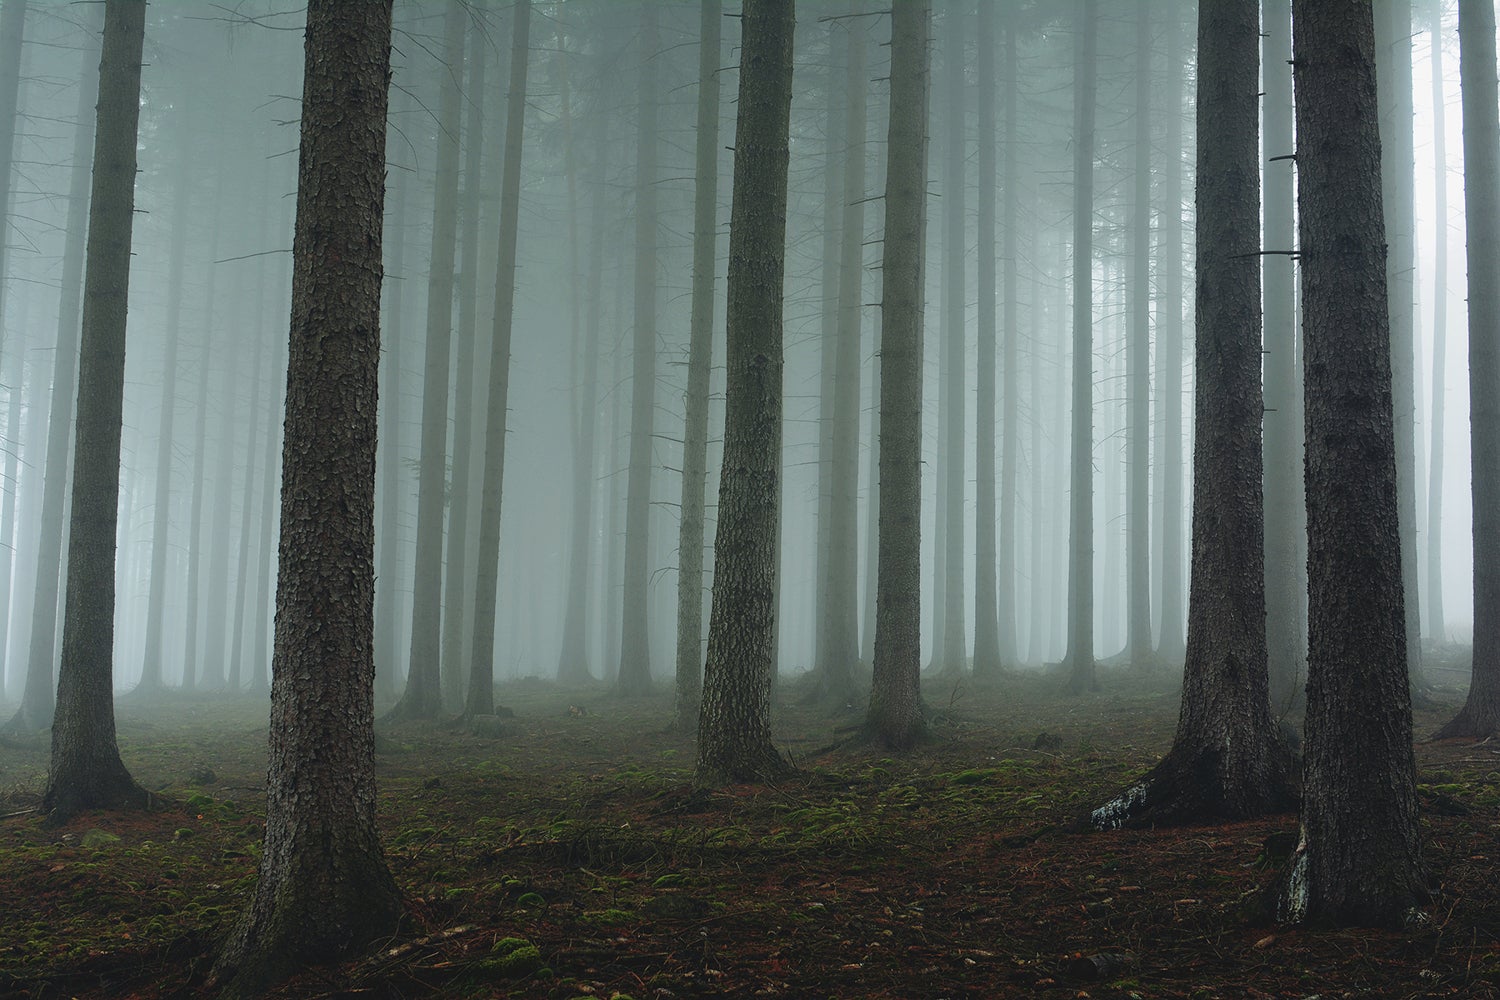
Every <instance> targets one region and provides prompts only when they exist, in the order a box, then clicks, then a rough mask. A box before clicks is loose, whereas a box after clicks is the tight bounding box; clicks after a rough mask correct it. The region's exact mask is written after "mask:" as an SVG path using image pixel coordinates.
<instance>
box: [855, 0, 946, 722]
mask: <svg viewBox="0 0 1500 1000" xmlns="http://www.w3.org/2000/svg"><path fill="white" fill-rule="evenodd" d="M931 20H932V8H931V3H930V0H910V2H904V3H900V4H897V5H896V6H895V9H894V10H893V11H892V14H891V84H890V86H891V110H890V131H889V141H888V142H887V145H886V184H885V239H884V246H885V257H884V262H883V263H882V265H881V276H882V277H881V281H882V286H883V287H882V291H881V314H882V316H883V320H882V324H881V331H880V428H881V434H880V552H879V557H878V558H879V567H878V570H877V573H878V577H877V594H876V598H875V599H876V619H875V671H874V678H873V681H872V684H871V688H870V710H869V718H868V720H867V722H866V727H867V730H868V732H869V735H870V736H871V738H873V739H874V740H875V741H877V742H878V743H881V744H883V745H885V746H889V747H893V748H898V749H900V748H907V747H910V746H912V745H913V744H914V743H916V742H917V740H919V739H920V738H921V737H922V735H923V734H924V732H925V728H926V727H925V722H924V720H923V717H922V692H921V675H920V671H921V652H922V650H921V638H922V635H921V610H922V601H921V581H922V577H921V541H922V540H921V524H922V270H923V268H922V265H923V253H922V243H923V240H924V239H925V229H926V222H927V217H926V212H925V210H924V203H925V201H926V196H927V77H928V53H927V45H928V42H927V36H928V26H929V24H930V22H931Z"/></svg>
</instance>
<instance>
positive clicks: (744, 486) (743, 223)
mask: <svg viewBox="0 0 1500 1000" xmlns="http://www.w3.org/2000/svg"><path fill="white" fill-rule="evenodd" d="M741 23H742V25H743V27H742V29H741V30H742V31H743V43H742V46H741V56H740V89H739V117H738V123H737V125H736V129H735V141H734V147H735V148H734V204H733V207H732V208H731V210H730V219H729V278H728V286H727V288H728V296H729V301H728V306H727V314H726V315H727V325H728V341H727V345H728V346H727V351H728V353H727V359H726V363H727V366H728V372H727V375H726V383H725V392H726V396H725V410H724V463H723V467H722V471H721V473H720V480H719V483H720V485H719V526H718V531H717V533H716V535H715V536H714V586H713V608H712V611H711V612H710V614H709V624H708V661H707V664H706V666H705V669H704V678H703V714H702V717H701V719H700V720H699V724H698V775H697V777H698V780H699V781H700V782H721V781H754V780H760V779H764V778H769V777H773V776H775V775H776V774H778V773H780V772H782V771H784V770H786V767H787V765H786V763H785V761H784V760H783V759H782V758H781V756H780V754H778V753H777V752H776V748H775V746H774V745H773V744H772V743H771V724H770V723H771V719H770V716H771V674H772V672H773V671H775V670H776V648H775V645H774V638H775V618H776V606H775V592H776V570H777V565H776V562H777V545H776V537H777V532H776V524H777V521H778V519H779V512H780V506H781V504H780V494H781V366H782V351H781V328H782V310H781V302H782V283H783V278H784V272H785V255H786V252H785V243H786V204H787V191H786V186H787V161H788V159H789V153H790V148H789V145H788V127H789V125H790V122H791V107H792V36H793V28H794V25H795V20H794V17H793V3H792V0H746V2H745V6H744V14H743V19H742V21H741Z"/></svg>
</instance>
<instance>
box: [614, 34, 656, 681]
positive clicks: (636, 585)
mask: <svg viewBox="0 0 1500 1000" xmlns="http://www.w3.org/2000/svg"><path fill="white" fill-rule="evenodd" d="M643 14H644V23H643V24H642V26H641V36H640V40H639V42H638V44H639V46H640V52H639V56H640V93H639V98H640V104H639V106H638V113H637V118H638V122H637V136H636V138H637V143H636V161H635V175H636V176H635V184H636V186H635V336H634V346H633V350H632V360H633V364H632V375H631V388H630V466H629V472H628V473H627V478H626V486H625V572H624V608H623V609H622V612H621V625H620V668H619V673H618V675H617V676H616V678H615V690H616V691H617V692H618V693H620V694H622V695H625V696H627V697H630V696H636V695H643V694H647V693H649V692H650V690H651V634H650V626H649V622H648V609H647V600H646V598H647V596H648V595H649V593H650V590H651V567H650V564H649V561H648V553H649V545H648V543H649V541H650V537H649V532H650V522H651V479H652V475H651V472H652V466H653V464H654V460H653V458H652V427H653V426H654V424H655V410H656V251H657V231H656V230H657V218H656V181H657V178H656V174H657V169H656V145H657V142H658V141H659V137H658V135H657V125H656V113H657V92H656V91H657V85H656V76H657V65H656V57H657V51H656V50H657V45H658V42H657V27H656V18H657V10H656V6H655V5H654V4H647V5H646V7H645V9H644V12H643Z"/></svg>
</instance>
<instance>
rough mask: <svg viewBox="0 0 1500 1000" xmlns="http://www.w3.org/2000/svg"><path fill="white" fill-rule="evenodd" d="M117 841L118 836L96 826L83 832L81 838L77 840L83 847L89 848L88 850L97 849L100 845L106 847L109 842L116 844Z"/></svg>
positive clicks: (118, 839)
mask: <svg viewBox="0 0 1500 1000" xmlns="http://www.w3.org/2000/svg"><path fill="white" fill-rule="evenodd" d="M119 842H120V838H119V837H117V836H115V835H114V834H112V833H110V832H109V831H108V830H100V829H98V828H95V829H93V830H90V831H88V832H87V833H85V834H84V835H83V839H82V840H81V841H79V843H81V844H82V845H83V846H84V847H87V848H89V849H90V850H97V849H99V848H101V847H108V846H109V845H110V844H118V843H119Z"/></svg>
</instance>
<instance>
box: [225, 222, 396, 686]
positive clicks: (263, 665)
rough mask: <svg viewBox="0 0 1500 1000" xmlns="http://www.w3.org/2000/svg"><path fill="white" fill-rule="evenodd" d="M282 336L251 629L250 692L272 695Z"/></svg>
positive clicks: (274, 359) (282, 291)
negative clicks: (274, 565) (277, 460)
mask: <svg viewBox="0 0 1500 1000" xmlns="http://www.w3.org/2000/svg"><path fill="white" fill-rule="evenodd" d="M382 222H383V220H382ZM278 270H279V271H280V280H279V282H278V283H277V294H276V299H275V301H277V302H286V301H288V299H289V298H290V290H289V288H288V282H289V279H290V278H291V268H289V267H284V266H283V267H280V268H278ZM382 283H384V282H382ZM282 332H283V330H282V325H281V323H279V322H278V323H276V324H274V325H273V328H272V335H273V336H274V337H275V347H274V349H273V350H272V352H271V378H270V386H271V398H270V399H269V400H268V401H267V406H266V451H265V458H264V460H263V461H262V462H261V469H262V470H263V472H262V475H261V477H260V478H261V483H260V489H261V492H260V571H259V574H258V577H257V579H258V580H259V586H258V587H257V588H256V596H255V617H254V618H253V619H252V622H253V625H252V627H253V628H254V630H255V635H254V642H253V645H252V648H253V649H254V653H253V654H252V656H251V659H250V664H251V666H250V670H251V673H250V690H251V691H255V692H269V691H270V688H271V679H270V671H271V650H270V649H269V648H268V644H269V642H270V639H271V636H272V630H271V626H272V624H273V623H272V621H271V607H270V602H271V595H272V592H273V591H275V589H276V578H275V576H274V575H273V573H272V570H271V552H272V545H271V541H272V539H274V538H275V537H276V526H277V517H276V515H277V510H276V490H277V487H279V486H280V485H281V475H280V470H279V468H278V467H277V465H276V456H277V454H279V452H278V450H277V447H278V445H280V443H281V441H280V438H281V435H280V431H281V423H282V422H281V414H282V412H284V410H283V407H282V403H283V399H282V393H281V392H280V391H278V390H277V386H278V385H281V386H285V385H286V379H285V373H286V365H287V346H286V345H287V338H286V337H284V336H282ZM377 579H378V578H377ZM377 676H378V673H377Z"/></svg>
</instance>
